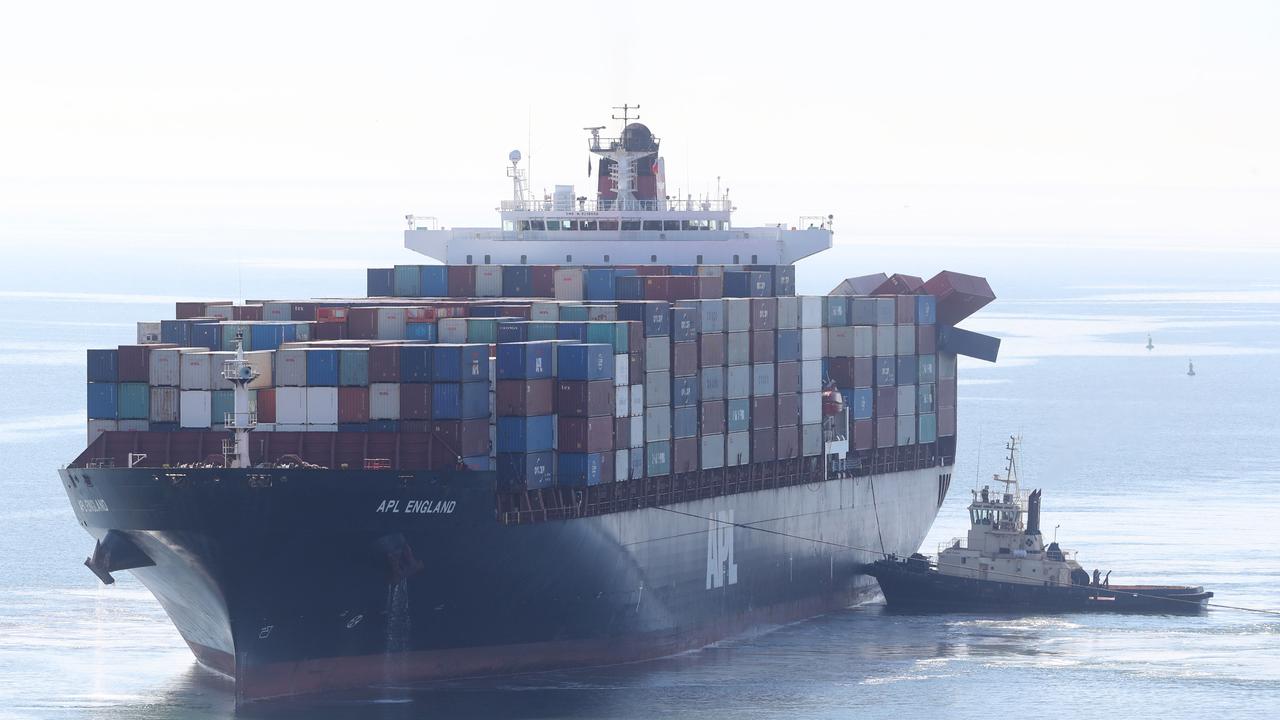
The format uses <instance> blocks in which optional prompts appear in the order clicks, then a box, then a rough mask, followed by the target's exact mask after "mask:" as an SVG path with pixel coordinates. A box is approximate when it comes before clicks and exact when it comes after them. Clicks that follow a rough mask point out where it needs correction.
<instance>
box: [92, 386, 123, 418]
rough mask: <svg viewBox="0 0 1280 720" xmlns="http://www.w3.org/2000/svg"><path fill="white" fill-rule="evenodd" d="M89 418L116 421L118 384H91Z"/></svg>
mask: <svg viewBox="0 0 1280 720" xmlns="http://www.w3.org/2000/svg"><path fill="white" fill-rule="evenodd" d="M88 406H89V408H88V409H89V418H90V419H91V420H115V419H116V412H117V409H116V384H115V383H113V382H111V383H106V382H93V383H89V402H88Z"/></svg>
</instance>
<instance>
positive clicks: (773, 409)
mask: <svg viewBox="0 0 1280 720" xmlns="http://www.w3.org/2000/svg"><path fill="white" fill-rule="evenodd" d="M777 400H778V398H777V396H776V395H767V396H764V397H755V398H751V415H750V417H751V429H752V430H759V429H760V428H770V427H776V426H777V419H778V418H777V414H778V407H777Z"/></svg>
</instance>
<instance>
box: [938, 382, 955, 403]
mask: <svg viewBox="0 0 1280 720" xmlns="http://www.w3.org/2000/svg"><path fill="white" fill-rule="evenodd" d="M935 387H936V388H937V390H936V394H937V403H936V404H937V405H938V406H939V407H955V406H956V381H955V380H939V381H938V383H937V385H935Z"/></svg>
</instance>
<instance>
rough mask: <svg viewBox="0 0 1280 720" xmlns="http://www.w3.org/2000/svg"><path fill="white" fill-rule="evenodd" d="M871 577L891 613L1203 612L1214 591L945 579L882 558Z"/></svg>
mask: <svg viewBox="0 0 1280 720" xmlns="http://www.w3.org/2000/svg"><path fill="white" fill-rule="evenodd" d="M867 574H868V575H872V576H874V577H875V578H876V580H877V581H878V582H879V583H880V589H881V591H882V592H883V593H884V597H885V601H886V602H887V603H888V605H889V608H890V609H891V610H904V611H914V612H979V613H983V612H1015V613H1017V612H1136V613H1169V614H1171V613H1179V614H1187V613H1191V614H1194V613H1199V612H1202V611H1203V610H1204V608H1205V604H1206V603H1207V602H1208V600H1209V598H1211V597H1213V593H1211V592H1206V591H1205V590H1204V588H1201V587H1182V586H1156V585H1134V586H1113V587H1093V586H1089V585H1069V586H1062V585H1054V586H1050V585H1031V584H1027V583H1012V582H1002V581H998V580H981V579H978V578H966V577H956V576H953V575H944V574H942V573H940V572H938V571H937V570H934V569H932V568H929V567H928V566H927V565H925V563H924V562H923V561H910V560H907V561H897V560H879V561H876V562H874V563H872V564H870V565H869V566H867Z"/></svg>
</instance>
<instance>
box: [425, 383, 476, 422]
mask: <svg viewBox="0 0 1280 720" xmlns="http://www.w3.org/2000/svg"><path fill="white" fill-rule="evenodd" d="M485 417H489V383H487V382H467V383H453V382H447V383H446V382H438V383H435V384H433V385H432V386H431V419H432V420H475V419H477V418H485Z"/></svg>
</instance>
